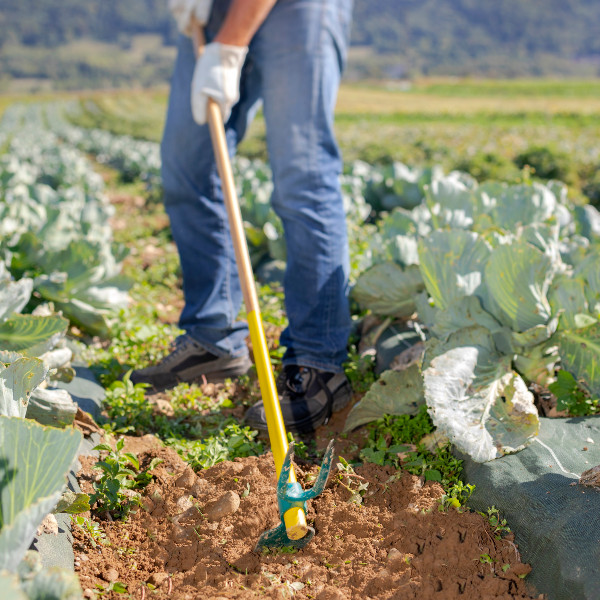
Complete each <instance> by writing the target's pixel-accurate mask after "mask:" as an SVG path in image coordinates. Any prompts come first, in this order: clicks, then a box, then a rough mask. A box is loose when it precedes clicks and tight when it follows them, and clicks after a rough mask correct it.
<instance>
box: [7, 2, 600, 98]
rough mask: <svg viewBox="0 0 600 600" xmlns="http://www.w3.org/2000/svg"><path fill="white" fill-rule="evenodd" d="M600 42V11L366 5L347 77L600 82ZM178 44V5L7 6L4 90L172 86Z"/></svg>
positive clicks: (597, 7)
mask: <svg viewBox="0 0 600 600" xmlns="http://www.w3.org/2000/svg"><path fill="white" fill-rule="evenodd" d="M217 1H218V0H217ZM598 31H600V2H599V1H598V0H526V1H524V0H493V1H492V2H482V1H481V0H355V10H354V22H353V31H352V49H351V54H350V60H349V66H348V71H347V77H349V78H351V79H359V78H401V77H412V76H416V75H456V76H465V75H479V76H490V77H494V76H498V77H499V76H502V77H516V76H537V75H540V76H542V75H543V76H551V75H554V76H580V77H581V76H586V77H589V76H598V75H600V36H599V35H598ZM176 35H177V32H176V28H175V25H174V22H173V20H172V19H171V17H170V15H169V12H168V10H167V0H127V1H125V2H123V1H122V0H121V1H117V0H19V1H18V2H16V1H15V0H0V49H1V50H0V87H1V88H2V89H4V90H6V89H8V88H10V89H18V87H19V86H21V87H22V88H24V89H26V88H28V87H29V88H31V87H39V88H44V87H54V88H57V87H58V88H81V87H106V86H122V85H128V86H129V85H132V84H136V85H155V84H156V83H161V82H166V81H168V76H169V73H170V70H171V65H172V60H173V56H174V48H173V44H174V41H175V39H176ZM49 50H50V51H49Z"/></svg>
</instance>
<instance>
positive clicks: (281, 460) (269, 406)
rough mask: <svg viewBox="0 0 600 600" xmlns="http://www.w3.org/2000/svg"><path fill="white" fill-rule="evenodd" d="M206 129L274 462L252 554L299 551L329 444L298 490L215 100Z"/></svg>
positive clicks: (199, 43)
mask: <svg viewBox="0 0 600 600" xmlns="http://www.w3.org/2000/svg"><path fill="white" fill-rule="evenodd" d="M192 31H193V40H194V47H195V48H196V55H197V56H199V55H200V54H201V53H202V51H203V49H204V32H203V31H202V28H201V27H200V25H199V24H198V23H196V22H194V23H193V24H192ZM207 111H208V115H207V120H208V126H209V128H210V137H211V140H212V145H213V151H214V154H215V158H216V161H217V169H218V171H219V176H220V177H221V184H222V187H223V196H224V199H225V205H226V207H227V216H228V218H229V227H230V229H231V239H232V242H233V248H234V251H235V259H236V263H237V268H238V273H239V278H240V284H241V288H242V295H243V297H244V303H245V305H246V311H247V313H248V314H247V319H248V328H249V330H250V340H251V341H252V349H253V352H254V362H255V364H256V371H257V373H258V382H259V385H260V390H261V395H262V399H263V403H264V406H265V414H266V418H267V428H268V431H269V440H270V442H271V449H272V451H273V458H274V460H275V471H276V473H277V478H278V481H277V502H278V505H279V515H280V517H281V523H280V524H279V525H278V526H277V527H275V528H274V529H271V530H269V531H266V532H265V533H263V534H262V535H261V536H260V538H259V540H258V543H257V544H256V548H255V549H256V550H257V551H259V550H261V549H263V548H281V547H287V546H291V547H294V548H302V547H304V546H305V545H306V544H308V542H310V540H311V539H312V538H313V536H314V535H315V530H314V529H313V528H312V527H309V526H308V525H307V523H306V501H307V500H309V499H311V498H314V497H315V496H317V495H318V494H320V493H321V492H322V491H323V488H324V487H325V483H326V482H327V477H328V475H329V471H330V470H331V460H332V458H333V441H331V442H330V443H329V446H328V447H327V450H326V452H325V458H324V460H323V464H322V465H321V470H320V472H319V476H318V477H317V480H316V481H315V484H314V485H313V487H312V488H311V489H310V490H307V491H304V490H303V489H302V486H301V485H300V483H298V482H297V481H296V475H295V474H294V468H293V466H292V457H293V452H294V451H293V444H290V445H289V446H288V441H287V434H286V431H285V425H284V422H283V416H282V414H281V407H280V405H279V396H278V395H277V387H276V385H275V378H274V376H273V369H272V367H271V359H270V358H269V350H268V347H267V341H266V337H265V333H264V330H263V326H262V321H261V316H260V308H259V305H258V296H257V293H256V285H255V283H254V275H253V273H252V265H251V263H250V255H249V253H248V246H247V243H246V237H245V234H244V225H243V221H242V214H241V211H240V207H239V203H238V199H237V192H236V189H235V183H234V180H233V172H232V170H231V162H230V160H229V152H228V149H227V142H226V139H225V128H224V127H223V118H222V115H221V109H220V107H219V105H218V104H217V102H215V101H214V100H212V99H209V100H208V108H207Z"/></svg>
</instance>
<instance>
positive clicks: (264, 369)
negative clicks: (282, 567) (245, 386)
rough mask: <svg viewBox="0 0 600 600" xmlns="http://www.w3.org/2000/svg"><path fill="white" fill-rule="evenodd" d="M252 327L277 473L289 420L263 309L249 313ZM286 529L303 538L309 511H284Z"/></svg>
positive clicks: (292, 536) (290, 534)
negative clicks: (284, 412) (275, 373)
mask: <svg viewBox="0 0 600 600" xmlns="http://www.w3.org/2000/svg"><path fill="white" fill-rule="evenodd" d="M247 319H248V328H249V329H250V340H251V341H252V350H253V352H254V362H255V363H256V371H257V373H258V383H259V385H260V391H261V395H262V399H263V404H264V406H265V416H266V418H267V428H268V430H269V440H270V441H271V450H272V451H273V458H274V460H275V471H276V473H277V477H279V473H281V467H282V466H283V461H284V460H285V455H286V453H287V451H288V441H287V435H286V432H285V424H284V422H283V416H282V414H281V407H280V406H279V397H278V395H277V387H276V385H275V378H274V376H273V369H272V368H271V358H270V357H269V348H268V347H267V340H266V336H265V332H264V330H263V326H262V321H261V318H260V313H259V312H258V311H255V310H253V311H250V312H248V315H247ZM289 481H290V483H294V482H295V481H296V474H295V473H294V468H293V466H292V468H291V469H290V478H289ZM283 520H284V522H285V528H286V533H287V535H288V537H289V538H290V539H291V540H299V539H300V538H303V537H304V536H305V535H306V533H307V532H308V525H307V524H306V515H305V514H304V511H303V510H302V509H300V508H291V509H290V510H288V511H287V512H286V513H285V514H284V515H283Z"/></svg>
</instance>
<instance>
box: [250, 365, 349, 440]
mask: <svg viewBox="0 0 600 600" xmlns="http://www.w3.org/2000/svg"><path fill="white" fill-rule="evenodd" d="M277 391H278V392H279V403H280V405H281V413H282V415H283V422H284V423H285V426H286V428H287V430H288V431H293V432H295V433H310V432H311V431H314V430H315V429H316V428H317V427H320V426H321V425H325V424H326V423H327V422H328V421H329V419H330V417H331V414H332V413H334V412H337V411H338V410H341V409H342V408H344V407H345V406H346V405H347V404H348V403H349V402H350V400H351V399H352V388H351V387H350V382H349V381H348V378H347V377H346V375H345V374H344V373H331V372H329V371H320V370H319V369H314V368H312V367H300V366H297V365H288V366H287V367H284V368H283V371H282V372H281V374H280V375H279V377H278V378H277ZM244 420H245V421H246V423H247V424H248V425H249V426H250V427H253V428H254V429H267V418H266V416H265V407H264V404H263V402H262V400H261V401H260V402H257V403H256V404H255V405H254V406H251V407H250V408H249V409H248V410H247V412H246V415H245V417H244Z"/></svg>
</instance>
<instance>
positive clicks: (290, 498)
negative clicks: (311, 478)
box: [255, 440, 333, 551]
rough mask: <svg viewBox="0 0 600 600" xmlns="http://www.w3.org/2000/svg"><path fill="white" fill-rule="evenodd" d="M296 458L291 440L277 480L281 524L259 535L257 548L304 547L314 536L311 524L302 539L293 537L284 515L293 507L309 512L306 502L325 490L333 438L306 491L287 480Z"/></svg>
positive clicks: (331, 456)
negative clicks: (289, 534)
mask: <svg viewBox="0 0 600 600" xmlns="http://www.w3.org/2000/svg"><path fill="white" fill-rule="evenodd" d="M293 457H294V444H293V442H292V443H291V444H290V445H289V448H288V451H287V453H286V455H285V460H284V462H283V466H282V467H281V472H280V473H279V479H278V481H277V503H278V504H279V516H280V518H281V523H280V524H279V525H278V526H277V527H275V528H274V529H269V531H265V533H263V534H262V535H261V536H260V538H259V540H258V542H257V544H256V548H255V550H256V551H261V550H262V549H263V548H283V547H292V548H304V546H306V544H308V542H310V540H312V538H313V537H314V535H315V530H314V529H313V528H312V527H309V528H308V533H307V534H306V535H305V536H304V537H302V538H300V539H299V540H292V539H290V538H289V537H288V535H287V532H286V528H285V523H284V521H283V515H284V514H285V513H286V512H287V511H288V510H290V508H301V509H302V510H303V511H304V512H305V513H306V501H307V500H312V499H313V498H316V497H317V496H318V495H319V494H320V493H321V492H322V491H323V490H324V489H325V484H326V483H327V478H328V477H329V472H330V471H331V461H332V459H333V440H331V442H329V445H328V446H327V450H325V457H324V458H323V463H322V464H321V470H320V471H319V475H318V477H317V479H316V481H315V483H314V485H313V486H312V488H310V489H309V490H303V489H302V486H301V485H300V484H299V483H298V482H294V483H290V482H289V481H288V480H289V476H290V469H291V464H292V459H293Z"/></svg>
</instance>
